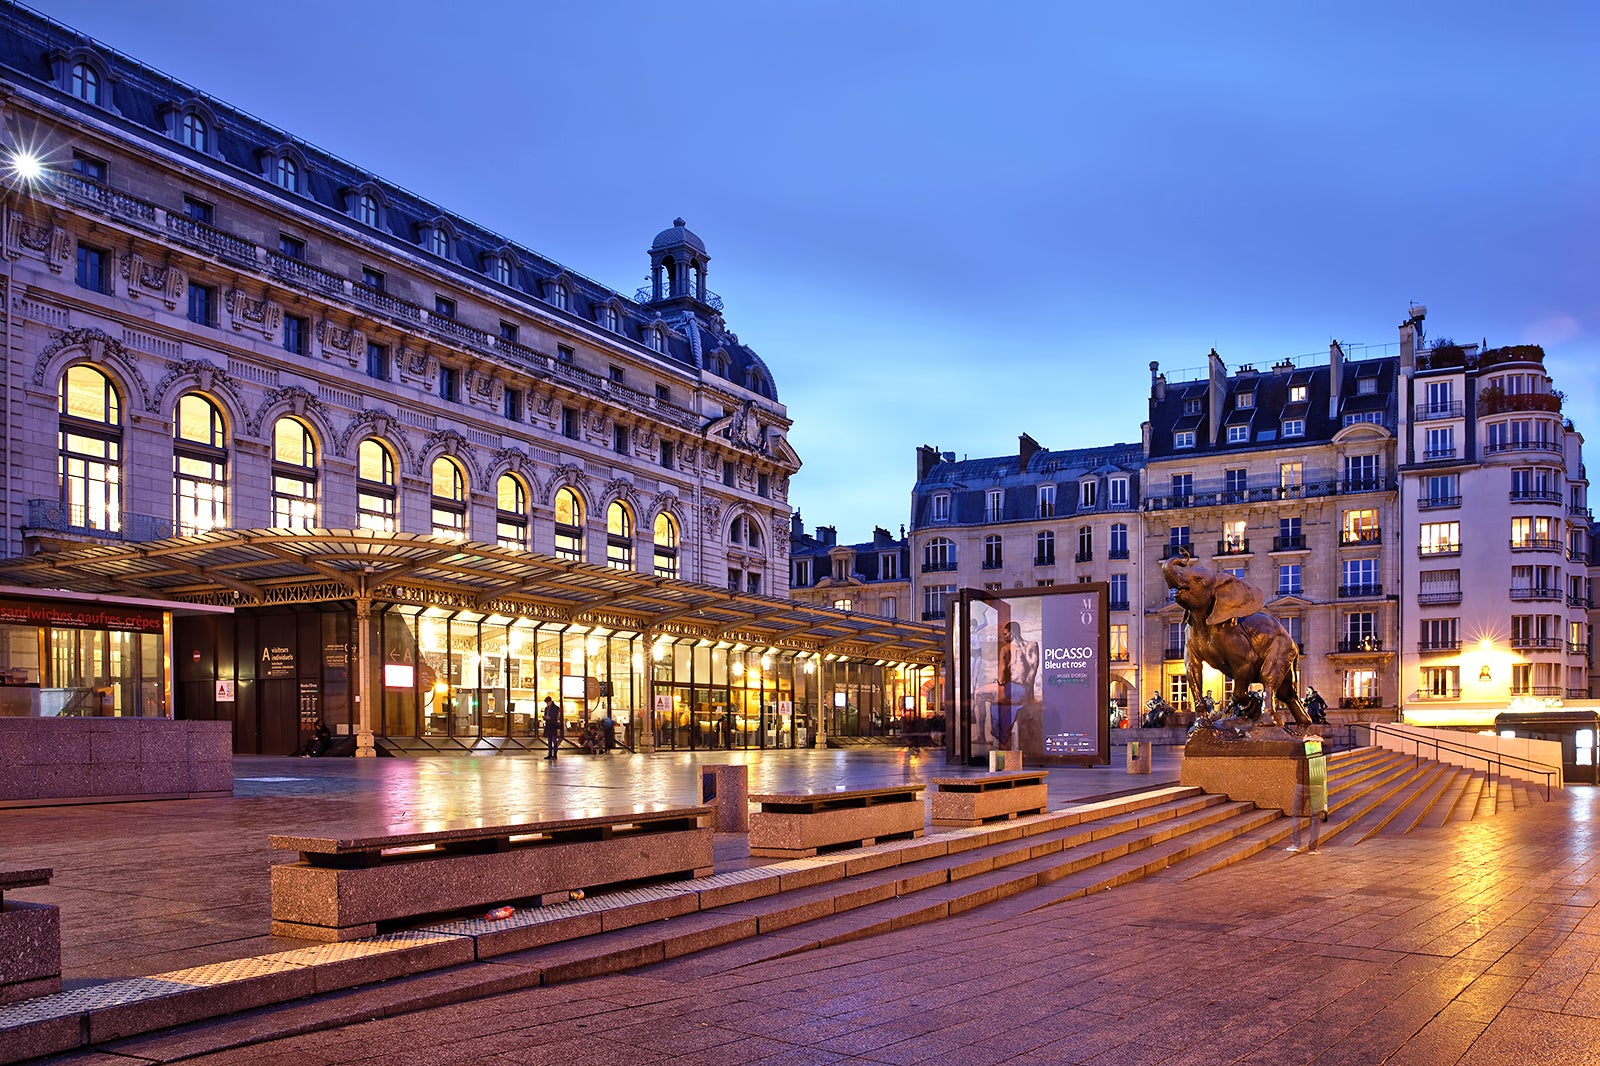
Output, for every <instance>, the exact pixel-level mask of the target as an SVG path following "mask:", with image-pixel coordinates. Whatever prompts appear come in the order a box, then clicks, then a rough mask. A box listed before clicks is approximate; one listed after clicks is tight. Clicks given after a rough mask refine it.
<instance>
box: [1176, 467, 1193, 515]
mask: <svg viewBox="0 0 1600 1066" xmlns="http://www.w3.org/2000/svg"><path fill="white" fill-rule="evenodd" d="M1192 495H1194V475H1193V474H1173V475H1172V500H1171V503H1172V505H1173V506H1174V507H1186V506H1188V504H1189V497H1190V496H1192Z"/></svg>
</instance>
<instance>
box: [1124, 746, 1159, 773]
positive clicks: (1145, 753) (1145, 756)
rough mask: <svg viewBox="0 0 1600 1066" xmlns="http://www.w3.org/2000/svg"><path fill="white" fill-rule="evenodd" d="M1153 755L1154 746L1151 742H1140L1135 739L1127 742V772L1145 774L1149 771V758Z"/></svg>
mask: <svg viewBox="0 0 1600 1066" xmlns="http://www.w3.org/2000/svg"><path fill="white" fill-rule="evenodd" d="M1154 756H1155V747H1154V746H1153V745H1151V744H1141V743H1139V742H1138V741H1137V740H1133V741H1129V742H1128V773H1130V774H1147V773H1149V772H1150V766H1151V760H1152V759H1153V758H1154Z"/></svg>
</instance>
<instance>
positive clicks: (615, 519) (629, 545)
mask: <svg viewBox="0 0 1600 1066" xmlns="http://www.w3.org/2000/svg"><path fill="white" fill-rule="evenodd" d="M606 565H607V566H609V567H611V569H613V570H632V569H633V514H632V513H631V512H630V511H629V510H628V508H627V506H626V505H625V504H623V503H622V502H620V501H617V502H613V503H612V504H611V506H610V507H609V508H607V509H606Z"/></svg>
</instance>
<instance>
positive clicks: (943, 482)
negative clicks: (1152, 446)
mask: <svg viewBox="0 0 1600 1066" xmlns="http://www.w3.org/2000/svg"><path fill="white" fill-rule="evenodd" d="M1143 471H1144V448H1143V446H1142V445H1139V444H1108V445H1104V446H1102V447H1098V448H1068V449H1063V450H1052V449H1049V448H1041V449H1040V450H1039V451H1037V452H1035V453H1034V454H1033V455H1032V456H1030V457H1029V459H1028V463H1027V466H1026V467H1025V468H1023V467H1022V466H1021V455H1020V454H1013V455H1004V456H998V457H994V458H983V459H961V460H955V461H947V462H941V463H939V464H937V465H936V466H934V467H933V468H932V469H930V470H929V471H928V472H927V474H926V475H924V476H923V477H921V478H919V479H918V480H917V483H916V486H915V487H914V488H913V489H912V496H911V524H912V528H913V529H923V528H925V527H928V526H935V525H937V526H951V525H977V524H981V523H984V522H985V521H986V518H987V515H986V513H985V511H986V508H987V504H988V500H987V494H988V491H989V490H990V489H996V488H998V489H1003V490H1005V495H1004V497H1003V499H1002V511H1001V516H1000V521H1002V522H1013V521H1015V522H1022V521H1037V520H1038V507H1039V499H1038V492H1037V489H1038V486H1040V485H1046V484H1049V485H1054V486H1055V487H1056V514H1057V515H1058V516H1064V515H1072V514H1075V513H1078V512H1079V498H1078V497H1079V486H1080V484H1081V483H1082V481H1083V479H1084V478H1085V477H1093V478H1094V480H1095V481H1096V483H1097V488H1096V505H1095V506H1093V507H1090V508H1085V509H1084V510H1083V512H1082V513H1084V514H1099V513H1103V512H1106V511H1109V510H1116V509H1118V508H1111V507H1108V506H1107V505H1106V501H1107V499H1108V495H1107V485H1106V482H1107V481H1108V480H1109V478H1110V477H1112V476H1114V475H1118V474H1125V475H1126V476H1127V478H1128V501H1129V502H1128V505H1127V507H1126V508H1125V509H1126V510H1129V511H1132V510H1134V509H1136V507H1137V505H1138V500H1139V485H1140V478H1141V475H1142V473H1143ZM940 492H948V493H949V495H950V497H951V499H950V508H951V510H950V520H949V521H948V522H934V521H933V520H932V518H933V512H932V507H933V503H932V500H933V496H934V495H936V494H938V493H940Z"/></svg>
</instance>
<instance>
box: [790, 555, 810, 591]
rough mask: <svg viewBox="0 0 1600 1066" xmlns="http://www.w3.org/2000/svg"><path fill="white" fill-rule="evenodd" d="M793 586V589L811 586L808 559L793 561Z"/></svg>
mask: <svg viewBox="0 0 1600 1066" xmlns="http://www.w3.org/2000/svg"><path fill="white" fill-rule="evenodd" d="M793 584H794V587H795V588H805V587H806V586H807V585H809V584H811V560H810V559H796V560H795V561H794V581H793Z"/></svg>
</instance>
